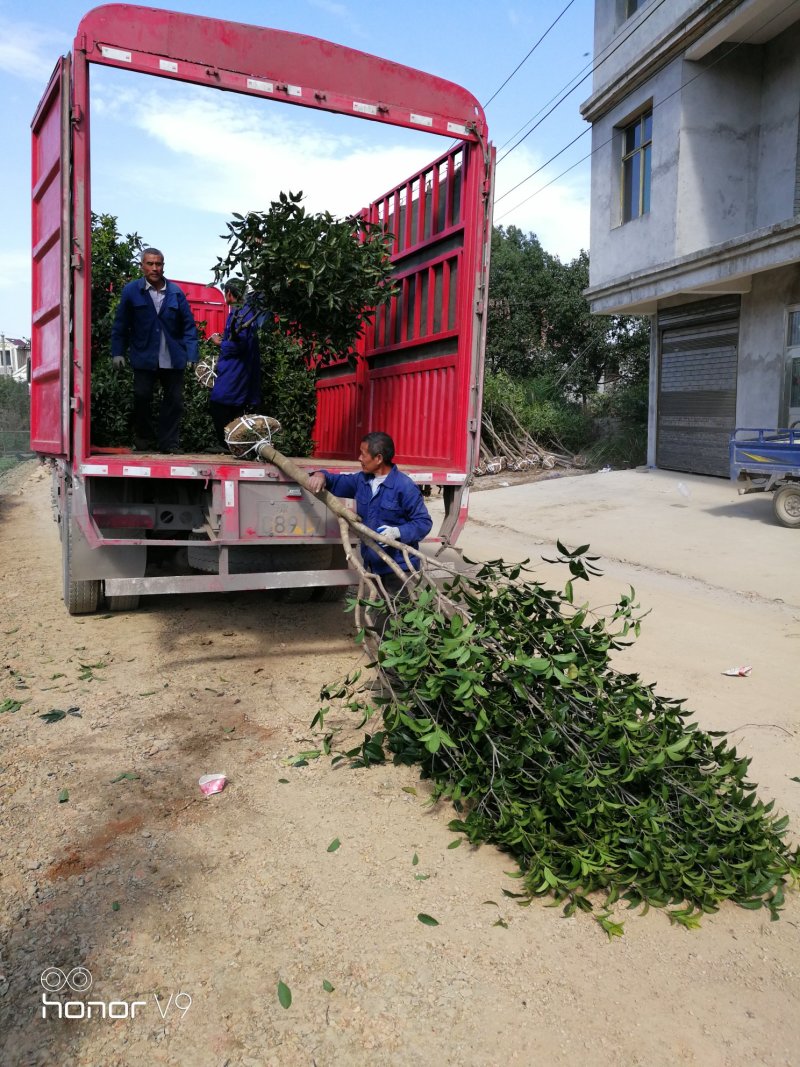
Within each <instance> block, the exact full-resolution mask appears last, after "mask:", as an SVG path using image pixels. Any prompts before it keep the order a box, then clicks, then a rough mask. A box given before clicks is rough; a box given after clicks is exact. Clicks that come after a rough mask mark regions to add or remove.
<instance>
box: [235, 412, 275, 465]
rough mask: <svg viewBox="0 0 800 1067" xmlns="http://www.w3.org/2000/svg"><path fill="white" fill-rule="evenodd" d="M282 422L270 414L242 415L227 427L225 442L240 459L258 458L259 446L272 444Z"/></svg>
mask: <svg viewBox="0 0 800 1067" xmlns="http://www.w3.org/2000/svg"><path fill="white" fill-rule="evenodd" d="M280 432H281V424H280V423H279V422H278V420H277V419H273V418H272V417H271V416H270V415H242V416H241V417H240V418H238V419H234V420H233V422H229V423H228V424H227V426H226V427H225V443H226V445H227V446H228V448H229V449H230V450H231V452H232V453H233V455H234V456H238V457H239V458H240V459H258V446H259V445H260V444H261V443H262V442H264V441H265V442H266V443H267V444H272V438H273V437H275V436H276V435H277V434H279V433H280Z"/></svg>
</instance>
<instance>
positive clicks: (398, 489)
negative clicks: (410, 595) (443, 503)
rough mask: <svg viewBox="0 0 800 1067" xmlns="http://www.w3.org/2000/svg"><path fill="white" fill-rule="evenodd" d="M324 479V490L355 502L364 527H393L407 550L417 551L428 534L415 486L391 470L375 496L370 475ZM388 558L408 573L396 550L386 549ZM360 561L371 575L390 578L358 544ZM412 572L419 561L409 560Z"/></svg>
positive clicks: (370, 551)
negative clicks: (361, 560) (409, 548)
mask: <svg viewBox="0 0 800 1067" xmlns="http://www.w3.org/2000/svg"><path fill="white" fill-rule="evenodd" d="M320 473H321V474H324V475H325V488H326V489H327V490H328V491H329V492H331V493H333V495H334V496H341V497H347V498H350V499H355V502H356V511H357V512H358V516H359V518H360V519H361V521H362V522H363V523H364V525H365V526H369V528H370V529H371V530H377V529H378V527H379V526H396V527H397V528H398V530H399V531H400V537H399V538H398V540H400V541H402V542H403V544H404V545H410V546H411V548H419V543H420V541H421V540H422V539H423V537H426V536H427V534H429V533H430V530H431V527H432V526H433V519H431V517H430V515H429V514H428V509H427V508H426V507H425V502H424V500H423V499H422V493H421V492H420V491H419V486H417V485H415V484H414V482H412V481H411V479H410V478H409V477H408V475H407V474H403V472H402V471H400V470H398V469H397V467H395V466H393V467H392V469H391V470H390V471H389V473H388V474H387V475H386V481H385V482H383V483H382V484H381V485H380V486H379V487H378V491H377V492H376V494H375V496H373V495H372V478H373V476H372V475H371V474H364V473H363V471H359V472H358V474H331V473H330V472H329V471H326V470H323V471H320ZM385 551H386V553H387V555H389V556H390V557H391V558H392V559H393V560H394V561H395V562H396V563H397V564H398V565H399V566H400V567H401V568H402V569H403V570H408V567H407V566H406V562H405V560H404V559H403V554H402V552H401V551H400V549H397V548H388V547H387V548H386V549H385ZM361 557H362V559H363V560H364V565H365V566H366V567H367V568H368V569H369V570H371V571H372V573H373V574H390V573H391V568H390V567H389V566H387V564H386V563H384V562H383V560H382V559H381V558H380V556H379V555H378V554H377V553H376V552H375V551H374V550H373V549H372V548H370V546H369V545H368V544H367V543H366V542H364V541H362V543H361ZM412 564H413V566H414V569H415V570H419V560H415V559H412Z"/></svg>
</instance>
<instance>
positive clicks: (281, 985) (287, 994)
mask: <svg viewBox="0 0 800 1067" xmlns="http://www.w3.org/2000/svg"><path fill="white" fill-rule="evenodd" d="M278 1000H279V1001H280V1003H281V1007H282V1008H288V1007H290V1005H291V1003H292V991H291V989H290V988H289V987H288V985H286V984H285V982H278Z"/></svg>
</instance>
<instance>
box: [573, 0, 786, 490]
mask: <svg viewBox="0 0 800 1067" xmlns="http://www.w3.org/2000/svg"><path fill="white" fill-rule="evenodd" d="M581 112H582V114H583V116H584V118H585V119H586V120H587V121H589V122H591V124H592V149H593V156H592V192H591V196H592V212H591V243H590V247H591V267H590V287H589V290H588V293H587V295H588V298H589V301H590V304H591V307H592V310H593V311H595V312H598V313H625V314H642V315H649V316H651V322H652V326H653V329H652V334H651V363H650V369H651V374H650V397H651V403H650V431H649V443H648V462H649V463H651V464H652V465H654V466H658V467H664V468H667V469H671V470H682V471H692V472H695V473H698V474H718V475H723V476H727V474H728V438H729V435H730V431H731V430H732V429H733V428H734V427H735V426H750V427H756V426H773V427H774V426H787V425H790V424H791V423H793V422H795V421H797V420H800V154H799V153H798V149H799V147H800V124H799V123H798V114H799V113H800V3H795V2H792V3H790V2H789V0H596V3H595V73H594V84H593V91H592V96H591V97H590V98H589V99H588V100H587V101H586V102H585V103H584V104H583V105H582V108H581Z"/></svg>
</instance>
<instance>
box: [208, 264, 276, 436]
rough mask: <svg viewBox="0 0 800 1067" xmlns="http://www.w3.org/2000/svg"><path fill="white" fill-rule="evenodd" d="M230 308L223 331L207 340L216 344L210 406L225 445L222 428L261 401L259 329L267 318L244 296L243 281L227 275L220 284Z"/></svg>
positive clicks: (214, 421)
mask: <svg viewBox="0 0 800 1067" xmlns="http://www.w3.org/2000/svg"><path fill="white" fill-rule="evenodd" d="M222 292H223V294H224V296H225V303H226V304H227V305H228V307H229V308H230V311H229V312H228V319H227V322H226V323H225V331H224V333H221V334H219V333H212V335H211V337H210V338H209V340H211V341H213V342H214V344H218V345H219V359H218V360H217V367H216V371H217V374H216V378H215V379H214V385H213V386H212V388H211V396H210V398H209V409H210V411H211V419H212V421H213V423H214V429H215V430H216V434H217V440H218V441H219V443H220V445H221V446H222V447H223V448H225V447H226V445H227V442H226V441H225V427H226V425H227V424H228V423H229V422H232V421H233V420H234V419H238V418H239V417H240V416H241V415H244V414H245V413H246V412H251V411H253V410H254V409H257V408H258V405H259V404H260V403H261V351H260V349H259V344H258V331H259V329H260V327H261V325H262V324H263V322H264V320H265V319H266V317H267V313H266V312H263V311H259V310H258V308H256V307H254V306H253V304H252V303H251V302H249V301H248V300H247V299H244V282H243V281H242V280H241V279H240V278H230V279H229V280H228V281H227V282H226V283H225V285H223V287H222Z"/></svg>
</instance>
